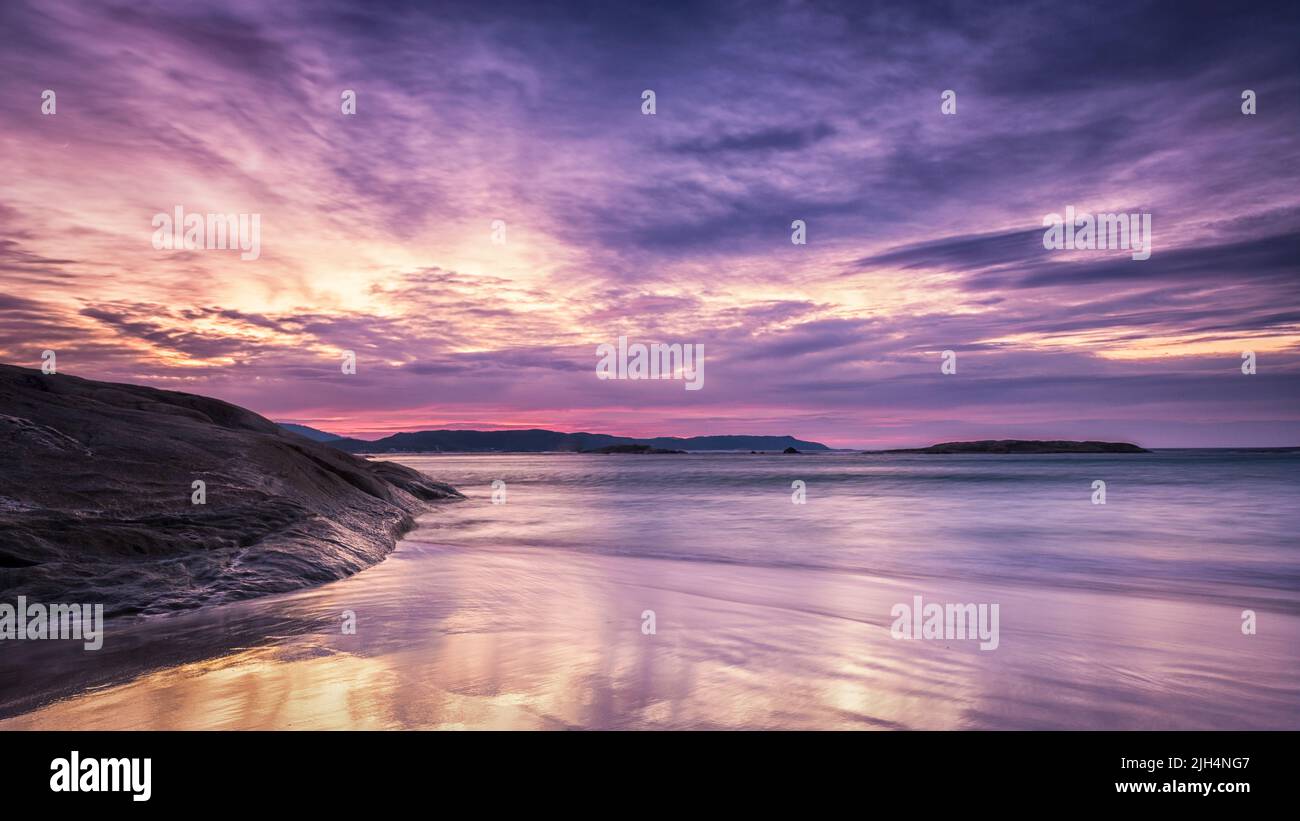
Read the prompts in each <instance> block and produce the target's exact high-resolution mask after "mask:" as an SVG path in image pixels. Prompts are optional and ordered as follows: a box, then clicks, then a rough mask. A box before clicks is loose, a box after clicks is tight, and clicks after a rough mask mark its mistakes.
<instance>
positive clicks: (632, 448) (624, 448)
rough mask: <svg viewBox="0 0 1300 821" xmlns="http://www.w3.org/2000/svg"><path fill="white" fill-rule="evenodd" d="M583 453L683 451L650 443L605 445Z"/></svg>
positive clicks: (682, 451)
mask: <svg viewBox="0 0 1300 821" xmlns="http://www.w3.org/2000/svg"><path fill="white" fill-rule="evenodd" d="M582 452H583V453H685V452H686V451H684V450H668V449H666V448H655V447H651V446H650V445H607V446H605V447H603V448H592V449H591V450H584V451H582Z"/></svg>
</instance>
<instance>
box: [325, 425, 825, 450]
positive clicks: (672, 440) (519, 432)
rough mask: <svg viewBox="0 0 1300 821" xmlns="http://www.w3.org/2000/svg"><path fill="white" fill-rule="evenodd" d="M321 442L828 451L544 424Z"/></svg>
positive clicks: (366, 446) (734, 438)
mask: <svg viewBox="0 0 1300 821" xmlns="http://www.w3.org/2000/svg"><path fill="white" fill-rule="evenodd" d="M324 444H326V445H329V446H330V447H334V448H338V449H339V450H343V451H346V452H348V453H439V452H455V453H475V452H482V453H544V452H575V453H576V452H580V451H585V450H598V449H600V448H607V447H615V446H619V445H647V446H649V447H652V448H662V449H665V450H695V451H704V450H744V451H749V450H775V451H782V450H785V449H786V448H788V447H794V448H798V449H799V450H802V451H828V450H830V448H828V447H827V446H826V445H823V444H822V443H820V442H809V441H806V440H803V439H796V438H795V437H793V436H749V435H744V434H723V435H718V436H689V437H678V436H651V437H636V436H614V435H612V434H607V433H588V432H586V431H579V432H575V433H565V432H563V431H555V430H547V429H545V428H526V429H510V430H493V431H484V430H454V429H440V430H424V431H411V432H403V433H395V434H392V435H391V436H386V437H384V438H382V439H376V440H375V441H372V442H368V441H365V440H362V439H353V438H350V437H344V438H340V439H330V440H325V441H324Z"/></svg>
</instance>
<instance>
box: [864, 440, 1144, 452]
mask: <svg viewBox="0 0 1300 821" xmlns="http://www.w3.org/2000/svg"><path fill="white" fill-rule="evenodd" d="M866 452H867V453H1150V452H1151V451H1149V450H1147V449H1145V448H1140V447H1138V446H1137V445H1133V444H1129V443H1128V442H1070V441H1063V440H1049V441H1042V440H1032V439H983V440H980V441H978V442H943V443H941V444H938V445H931V446H930V447H928V448H905V449H900V450H878V451H866Z"/></svg>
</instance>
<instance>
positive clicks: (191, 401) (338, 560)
mask: <svg viewBox="0 0 1300 821" xmlns="http://www.w3.org/2000/svg"><path fill="white" fill-rule="evenodd" d="M0 465H3V467H2V468H0V600H6V601H12V600H13V598H14V597H16V596H18V595H26V596H27V597H28V598H29V599H31V600H39V601H47V602H68V603H71V602H78V603H80V602H86V603H101V602H102V603H103V604H104V605H105V611H106V613H108V614H111V615H126V614H146V615H148V614H155V613H168V612H174V611H178V610H184V609H190V608H194V607H199V606H202V605H206V604H214V603H220V602H224V601H231V600H235V599H243V598H250V597H253V596H259V595H264V594H268V593H276V592H283V591H287V590H292V589H295V588H299V587H305V586H308V585H313V584H319V583H321V582H327V581H331V580H334V579H339V578H343V577H344V576H348V575H350V574H352V573H355V572H357V571H358V570H361V569H363V568H365V567H368V566H370V565H372V564H375V563H376V562H379V561H381V560H383V558H384V557H385V556H387V555H388V553H389V552H391V551H392V549H393V547H394V545H395V543H396V540H397V538H398V537H399V536H400V535H401V534H402V533H403V532H404V531H405V530H407V529H408V528H410V527H411V526H412V524H413V522H414V515H415V514H417V513H419V512H421V511H422V510H424V509H426V503H428V502H433V501H438V500H444V499H455V498H461V496H460V494H459V493H457V492H456V490H455V489H453V488H452V487H450V486H448V485H445V484H442V483H439V482H435V481H433V480H431V479H429V478H428V477H426V476H425V475H424V474H422V473H420V472H418V471H415V470H412V469H410V468H407V467H404V466H402V465H398V464H395V463H392V462H382V461H374V462H371V461H367V460H365V459H362V458H359V457H356V456H352V455H350V454H347V453H343V452H341V451H339V450H337V449H335V448H331V447H328V446H326V445H323V444H320V443H317V442H312V441H309V440H308V439H306V438H303V437H301V436H298V435H296V434H293V433H289V432H286V431H284V430H283V429H281V428H280V427H279V426H277V425H276V424H275V423H273V422H271V421H269V420H267V419H264V418H263V417H261V416H258V415H257V414H255V413H253V412H251V411H248V410H245V409H243V408H240V407H236V406H235V405H231V404H228V403H226V402H221V401H219V400H216V399H209V398H206V397H202V396H195V395H192V394H186V393H178V392H174V391H164V390H156V389H153V388H145V387H140V386H135V385H122V384H111V383H105V382H95V381H91V380H87V379H79V378H76V377H72V376H65V375H44V374H42V373H41V372H40V371H36V370H30V369H26V368H17V367H13V366H9V365H0ZM195 480H201V481H203V482H204V483H205V484H206V488H205V493H206V504H194V503H193V501H192V494H193V492H194V491H193V485H192V483H193V482H194V481H195Z"/></svg>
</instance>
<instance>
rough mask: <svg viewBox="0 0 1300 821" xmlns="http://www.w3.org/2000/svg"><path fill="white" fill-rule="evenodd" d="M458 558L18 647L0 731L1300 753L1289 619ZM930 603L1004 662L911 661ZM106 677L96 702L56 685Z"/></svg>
mask: <svg viewBox="0 0 1300 821" xmlns="http://www.w3.org/2000/svg"><path fill="white" fill-rule="evenodd" d="M470 504H473V502H471V503H470ZM436 517H437V514H433V515H431V516H429V517H426V521H427V522H430V523H436ZM444 535H445V533H444V532H443V531H442V530H440V529H439V528H437V527H426V528H422V529H420V530H417V531H415V532H414V533H413V534H412V536H411V538H409V539H408V540H407V541H404V542H403V543H402V544H401V545H400V546H399V548H398V550H397V551H396V552H395V553H394V554H393V555H392V557H391V558H390V559H389V560H388V561H386V562H385V563H383V564H381V565H379V566H377V567H374V568H371V569H370V570H367V571H364V572H362V573H360V574H358V575H356V576H353V577H351V578H348V579H344V580H341V581H338V582H333V583H330V584H327V585H324V586H321V587H317V588H313V589H309V590H303V591H298V592H294V593H288V594H282V595H277V596H273V597H268V598H265V599H260V600H255V601H248V602H240V603H235V604H230V605H223V606H221V607H217V608H211V609H208V610H205V611H201V612H199V613H195V614H190V615H182V616H175V617H169V618H165V619H158V620H151V621H145V622H142V623H138V624H133V625H126V626H122V627H120V628H115V627H113V626H112V625H110V630H111V632H110V634H109V640H108V641H107V642H106V644H105V647H104V649H103V650H101V651H98V652H97V653H84V652H81V651H79V650H74V649H72V648H71V647H69V646H68V644H67V643H60V642H48V643H44V644H43V645H40V643H33V642H21V643H20V642H13V643H9V642H6V644H7V645H8V646H6V647H5V648H3V649H4V652H5V653H6V654H8V658H7V659H6V665H5V667H6V676H8V677H9V678H8V679H7V680H6V682H5V687H4V690H3V691H4V692H5V693H6V695H7V708H8V709H7V710H6V712H7V713H8V715H9V717H8V718H5V719H4V720H0V728H3V729H74V728H75V729H336V728H352V729H363V728H394V729H395V728H413V729H459V728H483V729H523V728H709V727H719V728H862V729H892V728H907V729H977V728H995V729H1017V728H1028V729H1048V728H1079V729H1084V728H1087V729H1100V728H1107V729H1145V728H1150V729H1157V728H1169V729H1205V728H1216V729H1220V728H1222V729H1226V728H1242V729H1300V715H1298V713H1297V705H1298V704H1300V689H1298V688H1297V682H1300V653H1297V652H1296V651H1297V649H1298V648H1300V619H1297V618H1296V617H1295V616H1293V615H1289V614H1285V613H1275V612H1262V613H1261V614H1260V617H1259V618H1260V630H1259V634H1258V635H1255V636H1245V635H1242V634H1241V631H1240V608H1232V607H1230V606H1227V605H1221V604H1206V603H1203V602H1191V601H1180V600H1172V599H1160V598H1141V597H1135V596H1131V595H1127V596H1119V595H1115V594H1111V593H1097V592H1083V591H1072V590H1040V589H1034V588H1024V589H1011V588H1008V587H1001V588H1000V589H998V590H986V591H983V593H981V589H980V588H979V587H977V586H974V585H971V584H965V583H963V584H961V585H960V590H959V591H957V590H952V589H948V590H945V589H944V586H943V583H942V582H936V581H926V582H924V583H921V582H916V581H907V580H891V579H885V578H880V577H877V576H871V575H867V574H861V573H853V572H839V571H834V570H819V569H808V568H774V567H758V566H742V565H735V564H727V563H715V562H707V561H683V560H671V559H662V558H640V557H628V556H609V555H591V554H583V553H578V552H574V551H566V550H551V549H527V548H525V549H503V550H493V551H485V550H478V549H472V548H465V547H454V546H450V545H447V544H444V543H442V541H441V538H442V537H443V536H444ZM918 594H919V595H923V596H925V597H926V599H927V600H935V601H963V602H965V601H997V602H999V603H1000V606H1001V631H1000V632H1001V636H1000V647H999V648H998V649H997V650H995V651H981V650H980V649H979V648H978V643H977V642H975V641H942V640H939V641H902V640H895V639H893V638H891V636H890V632H889V628H890V623H891V620H890V618H889V613H890V608H891V607H892V606H893V605H894V604H895V603H899V602H909V601H911V597H912V596H913V595H918ZM981 595H985V597H984V598H980V596H981ZM347 610H351V611H353V612H355V614H356V634H355V635H344V634H343V633H342V632H341V629H340V624H341V614H342V613H343V612H344V611H347ZM645 610H653V611H655V615H656V634H655V635H645V634H643V632H642V613H643V611H645ZM232 645H233V649H232ZM88 667H93V668H94V670H95V671H96V675H97V676H98V677H99V679H100V685H99V686H98V688H97V689H94V690H91V691H89V692H82V693H79V694H67V693H60V692H59V690H58V688H57V687H53V686H50V683H51V682H53V681H55V680H58V679H60V678H62V679H68V678H75V677H77V676H78V675H84V673H85V670H86V669H87V668H88ZM121 681H125V683H117V682H121ZM20 691H21V692H23V693H25V694H27V695H26V696H22V697H20V696H16V695H15V694H16V693H18V692H20ZM46 691H48V692H49V694H50V695H49V696H48V699H49V700H48V701H47V702H46V703H39V704H38V703H35V702H31V703H23V704H22V706H21V708H19V701H15V699H19V700H21V698H24V697H25V698H34V697H35V698H39V696H37V695H36V694H39V693H42V692H46ZM15 709H24V710H30V711H29V712H24V713H22V714H18V715H14V712H15Z"/></svg>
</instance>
